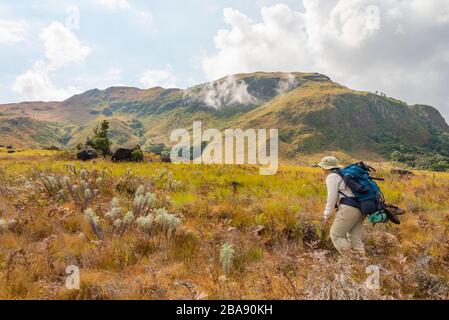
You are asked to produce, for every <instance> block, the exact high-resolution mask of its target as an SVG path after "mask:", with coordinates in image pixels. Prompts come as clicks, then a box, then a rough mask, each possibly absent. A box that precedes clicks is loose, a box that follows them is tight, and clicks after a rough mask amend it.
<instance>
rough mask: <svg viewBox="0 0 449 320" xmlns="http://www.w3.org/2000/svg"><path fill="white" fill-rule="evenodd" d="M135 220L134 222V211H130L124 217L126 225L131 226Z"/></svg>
mask: <svg viewBox="0 0 449 320" xmlns="http://www.w3.org/2000/svg"><path fill="white" fill-rule="evenodd" d="M133 222H134V214H133V213H132V211H128V212H127V213H126V214H125V217H124V218H123V224H124V225H125V226H130V225H132V224H133Z"/></svg>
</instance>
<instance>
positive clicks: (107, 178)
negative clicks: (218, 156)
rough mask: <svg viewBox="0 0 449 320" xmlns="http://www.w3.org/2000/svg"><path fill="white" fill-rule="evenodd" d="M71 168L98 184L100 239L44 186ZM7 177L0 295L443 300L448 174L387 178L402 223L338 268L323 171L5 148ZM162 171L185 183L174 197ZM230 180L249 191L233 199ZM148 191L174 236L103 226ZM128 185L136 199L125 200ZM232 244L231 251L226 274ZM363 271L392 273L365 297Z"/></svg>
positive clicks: (372, 235) (383, 229) (374, 234)
mask: <svg viewBox="0 0 449 320" xmlns="http://www.w3.org/2000/svg"><path fill="white" fill-rule="evenodd" d="M67 164H73V165H75V166H76V167H78V168H79V167H81V166H82V167H84V168H86V169H88V170H89V173H87V176H86V175H85V176H84V179H86V181H88V183H89V184H92V183H93V181H95V180H96V178H95V175H97V174H99V175H101V176H103V181H102V182H100V183H99V185H98V186H97V188H98V190H99V191H98V196H97V197H96V198H95V199H94V200H92V201H91V202H89V204H88V206H89V207H90V208H92V209H93V210H94V211H95V213H96V214H97V215H98V216H99V217H100V223H101V227H102V230H103V238H102V240H99V239H98V238H97V237H96V236H95V235H94V234H93V233H92V230H91V229H90V227H89V224H88V223H87V220H86V218H85V216H84V215H83V214H82V212H80V207H79V204H77V203H75V202H74V201H73V199H72V198H71V197H68V198H67V199H66V200H57V198H56V197H55V196H50V195H49V194H47V193H46V192H45V191H44V189H43V186H42V182H41V180H40V179H39V175H40V174H41V173H43V174H45V175H54V176H56V177H58V178H62V177H63V176H64V175H67V176H68V177H69V179H70V181H71V183H72V184H79V181H80V176H79V174H70V173H69V172H68V171H67V168H66V165H67ZM32 168H34V169H33V170H31V169H32ZM0 169H1V170H2V174H1V175H0V179H1V183H0V187H1V189H0V191H1V192H0V206H1V208H0V209H1V210H0V219H4V220H6V221H10V220H11V219H15V220H16V221H17V223H16V224H15V225H14V226H11V228H9V229H8V230H3V232H0V298H9V299H11V298H49V299H51V298H60V299H108V298H116V299H130V298H134V299H167V298H169V299H176V298H178V299H179V298H183V299H185V298H188V299H194V298H198V297H202V298H206V297H207V298H219V299H227V298H228V299H229V298H232V299H270V298H271V299H305V298H309V299H320V298H365V299H366V298H373V299H381V298H401V299H418V298H448V296H447V294H448V288H449V286H448V280H449V274H448V270H449V268H448V262H447V257H448V255H449V247H448V246H447V243H449V238H448V236H449V235H448V233H447V225H448V221H449V216H448V212H449V207H448V205H447V204H448V203H449V199H448V194H449V184H448V181H449V179H448V178H449V176H448V174H430V173H426V172H417V173H416V175H415V176H413V177H411V178H404V179H400V178H398V177H395V176H391V175H389V174H388V173H386V172H385V171H384V170H380V172H379V174H380V175H381V176H383V177H385V178H386V179H387V180H386V182H385V183H383V185H382V187H383V190H384V192H385V195H386V197H387V200H388V201H391V202H393V203H397V204H399V205H401V206H402V207H404V208H406V209H408V211H409V212H408V214H407V215H406V216H404V217H403V218H402V220H403V224H402V225H401V226H400V227H396V226H395V227H391V226H387V225H378V226H376V227H372V226H369V225H368V224H367V225H366V226H365V238H364V241H365V243H366V246H367V252H368V257H367V261H366V262H357V261H355V260H354V261H352V262H351V263H349V264H348V263H345V264H343V265H342V264H341V263H340V262H339V261H340V260H339V258H338V255H337V254H336V253H335V251H334V250H333V249H332V245H331V243H330V241H329V238H328V232H329V226H328V225H321V224H320V223H319V219H320V217H321V211H322V208H323V205H324V201H325V187H324V183H323V179H324V177H323V176H322V173H321V172H320V171H319V170H317V169H313V168H307V167H296V166H288V167H282V168H281V171H280V172H279V173H278V174H277V175H275V176H271V177H266V176H265V177H263V176H259V175H258V174H257V168H254V167H243V166H186V165H172V164H159V163H143V164H132V163H126V164H114V163H110V162H108V161H103V160H99V161H96V162H94V163H87V164H86V163H83V164H81V163H79V162H76V161H70V160H67V159H65V156H64V154H63V153H60V152H49V151H26V152H24V153H18V154H4V153H1V154H0ZM128 170H131V172H132V174H131V175H127V174H126V172H127V171H128ZM168 172H171V173H172V176H173V179H174V180H176V181H178V183H177V184H176V185H177V186H176V188H175V189H172V190H170V189H168V187H167V186H168V184H167V182H168V177H169V176H170V175H168ZM232 181H237V182H239V183H240V184H241V187H238V188H237V190H235V191H234V190H233V188H232V187H231V182H232ZM140 184H144V185H147V186H151V190H152V192H154V193H155V194H156V195H157V198H158V202H159V204H158V207H159V206H165V207H166V208H167V209H168V210H169V211H170V212H173V213H175V214H177V215H178V216H179V217H180V218H181V219H182V226H181V227H180V228H179V229H178V230H177V232H176V234H175V236H174V237H173V238H172V240H170V241H166V240H164V239H163V238H161V239H159V237H158V236H155V237H154V238H151V237H148V236H146V235H144V234H143V233H141V232H140V231H138V230H137V229H136V227H135V226H132V227H130V228H129V229H128V230H127V231H126V232H125V233H124V234H123V235H122V236H119V235H117V233H115V232H114V230H113V228H112V226H111V224H110V223H109V222H108V221H107V219H106V218H105V213H106V212H107V211H108V210H110V201H111V199H112V197H118V198H119V200H120V207H121V208H122V214H124V213H125V212H126V211H128V210H130V209H132V202H133V198H134V195H133V194H132V190H135V188H136V187H137V186H138V185H140ZM117 186H121V188H117ZM123 186H126V187H127V188H126V189H127V190H131V194H129V193H127V192H119V191H118V190H124V189H123ZM126 189H125V190H126ZM167 197H169V199H168V198H167ZM258 230H259V231H258ZM224 243H231V244H232V245H233V246H234V249H235V252H236V255H235V257H234V258H233V259H232V264H231V269H230V272H229V274H227V275H226V277H223V274H224V272H223V269H222V265H221V262H220V247H221V246H222V245H223V244H224ZM19 250H22V251H21V252H22V253H23V254H18V256H17V258H16V259H15V261H14V262H13V263H12V264H10V265H9V267H7V261H8V260H9V258H10V257H11V255H12V254H14V252H18V251H19ZM423 258H425V259H424V260H426V261H429V262H428V263H427V264H426V265H424V266H422V265H420V261H421V262H422V261H423ZM429 258H430V259H429ZM69 264H75V265H78V266H79V267H80V269H81V290H74V291H73V290H72V291H70V290H67V289H65V287H64V283H65V280H64V279H65V277H66V274H65V268H66V267H67V265H69ZM368 265H381V266H382V267H383V268H384V270H388V273H386V272H383V271H382V287H381V289H380V290H379V291H371V290H366V289H365V288H364V282H365V280H366V274H365V268H366V266H368ZM7 277H8V278H9V280H7ZM341 277H343V278H341Z"/></svg>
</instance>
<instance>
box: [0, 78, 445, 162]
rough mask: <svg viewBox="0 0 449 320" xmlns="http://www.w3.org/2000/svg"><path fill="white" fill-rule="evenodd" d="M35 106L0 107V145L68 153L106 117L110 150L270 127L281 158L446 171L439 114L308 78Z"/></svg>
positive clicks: (233, 81) (122, 92) (240, 81)
mask: <svg viewBox="0 0 449 320" xmlns="http://www.w3.org/2000/svg"><path fill="white" fill-rule="evenodd" d="M35 104H36V106H38V107H36V106H34V107H33V103H23V104H13V105H11V104H10V105H4V106H0V123H1V128H0V144H19V145H20V146H21V147H32V148H38V147H46V146H48V145H50V144H52V145H57V146H59V147H73V146H75V145H76V144H78V143H80V142H84V141H85V140H86V138H87V137H88V135H89V134H90V133H91V132H92V128H93V127H94V126H95V125H96V124H97V123H99V122H100V121H102V120H104V119H107V120H109V121H110V123H111V136H112V140H113V142H114V146H115V147H117V146H131V145H135V144H140V145H142V146H143V147H148V146H150V145H151V144H155V143H166V144H168V143H169V136H170V132H171V131H172V130H173V129H176V128H191V126H192V122H193V121H195V120H201V121H202V122H203V127H204V128H217V129H224V128H278V129H279V134H280V153H281V155H282V157H283V158H284V159H291V160H295V159H298V158H299V157H301V155H304V154H313V153H318V152H319V153H322V152H326V151H341V152H344V153H346V154H348V155H353V156H358V155H374V156H377V157H380V158H384V159H390V158H391V156H392V154H393V159H394V160H398V161H401V162H404V163H406V164H408V165H410V166H420V167H430V166H432V165H433V166H434V168H435V169H441V168H444V167H445V165H446V164H447V166H448V168H449V160H448V159H449V126H448V125H447V123H446V121H445V120H444V118H443V117H442V116H441V114H440V113H439V112H438V110H436V109H435V108H433V107H431V106H424V105H415V106H409V105H407V104H405V103H404V102H401V101H398V100H396V99H393V98H389V97H385V96H380V95H377V94H373V93H369V92H359V91H354V90H351V89H349V88H346V87H344V86H341V85H339V84H337V83H335V82H332V81H331V79H329V78H328V77H327V76H324V75H321V74H315V73H264V72H258V73H251V74H237V75H234V76H229V77H225V78H222V79H219V80H217V81H214V82H210V83H205V84H201V85H197V86H194V87H192V88H189V89H186V90H181V89H164V88H160V87H157V88H152V89H147V90H142V89H138V88H131V87H112V88H109V89H106V90H98V89H94V90H89V91H87V92H85V93H82V94H79V95H76V96H74V97H72V98H70V99H68V100H66V101H63V102H59V103H56V102H52V103H51V104H50V103H48V104H49V105H48V106H46V105H45V103H43V102H36V103H35ZM11 121H13V122H14V121H19V123H20V125H14V124H11ZM18 131H20V134H19V133H17V132H18ZM16 133H17V134H16ZM18 137H20V138H18Z"/></svg>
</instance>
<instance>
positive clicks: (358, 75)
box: [202, 0, 449, 115]
mask: <svg viewBox="0 0 449 320" xmlns="http://www.w3.org/2000/svg"><path fill="white" fill-rule="evenodd" d="M303 6H304V11H301V12H299V11H295V10H293V9H291V8H290V7H289V6H287V5H284V4H277V5H273V6H268V7H263V8H262V9H261V21H253V20H251V19H250V18H249V17H248V16H246V15H245V14H243V13H242V12H240V11H238V10H235V9H232V8H227V9H225V10H224V19H225V22H226V24H227V25H228V26H229V27H228V28H227V29H223V30H219V31H218V32H217V33H216V36H215V39H214V41H215V47H216V52H215V53H213V54H210V55H207V56H205V57H204V59H203V63H202V66H203V70H204V72H205V75H206V77H207V78H208V79H210V80H212V79H217V78H219V77H223V76H226V75H229V74H235V73H239V72H253V71H284V72H290V71H309V72H310V71H313V72H321V73H324V74H327V75H329V76H331V77H332V78H333V79H334V80H335V81H337V82H340V83H343V84H345V85H348V86H350V87H353V88H355V89H366V90H372V91H375V90H380V91H383V92H386V93H387V94H388V95H390V96H394V97H397V98H400V99H405V100H407V101H408V102H410V103H429V104H432V105H435V106H436V107H438V108H440V109H445V110H444V111H445V113H446V115H449V103H448V96H449V94H448V93H447V89H446V87H447V84H448V83H449V68H448V64H447V55H445V54H444V52H448V50H449V42H448V41H447V39H448V38H449V1H447V0H434V1H428V0H410V1H401V0H344V1H343V0H333V1H319V0H303Z"/></svg>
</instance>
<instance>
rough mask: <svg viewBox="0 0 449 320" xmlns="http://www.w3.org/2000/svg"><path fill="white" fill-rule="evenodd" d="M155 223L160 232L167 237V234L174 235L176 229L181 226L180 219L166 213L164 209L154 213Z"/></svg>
mask: <svg viewBox="0 0 449 320" xmlns="http://www.w3.org/2000/svg"><path fill="white" fill-rule="evenodd" d="M156 223H157V224H158V225H159V227H160V228H161V230H162V232H163V233H164V234H165V235H166V236H168V235H169V232H170V233H171V234H172V235H173V234H174V233H175V231H176V229H177V228H178V227H179V225H180V224H181V219H179V218H178V217H177V216H175V215H174V214H171V213H168V212H167V210H166V209H165V208H161V209H158V210H157V211H156Z"/></svg>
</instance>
